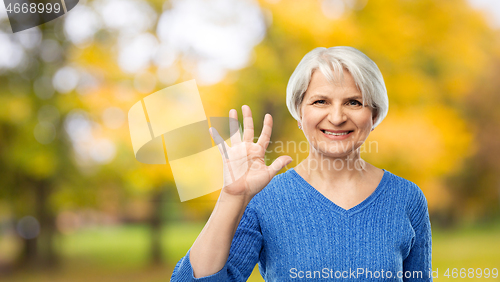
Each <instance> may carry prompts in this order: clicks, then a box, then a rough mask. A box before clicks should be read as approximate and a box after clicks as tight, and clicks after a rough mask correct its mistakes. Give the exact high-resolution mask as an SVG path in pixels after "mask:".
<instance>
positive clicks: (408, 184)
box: [386, 171, 425, 203]
mask: <svg viewBox="0 0 500 282" xmlns="http://www.w3.org/2000/svg"><path fill="white" fill-rule="evenodd" d="M386 173H387V174H388V183H387V185H388V186H389V187H390V188H391V190H392V192H393V193H395V194H397V195H399V196H401V197H402V198H403V199H405V200H406V202H408V203H410V202H414V201H415V200H419V201H422V200H425V195H424V193H423V192H422V189H420V187H418V186H417V184H415V183H414V182H412V181H410V180H408V179H405V178H403V177H401V176H398V175H395V174H393V173H392V172H389V171H387V172H386Z"/></svg>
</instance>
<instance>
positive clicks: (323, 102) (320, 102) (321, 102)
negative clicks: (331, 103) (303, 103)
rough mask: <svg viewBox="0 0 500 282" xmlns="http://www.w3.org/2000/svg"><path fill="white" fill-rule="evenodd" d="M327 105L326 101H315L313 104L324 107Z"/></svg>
mask: <svg viewBox="0 0 500 282" xmlns="http://www.w3.org/2000/svg"><path fill="white" fill-rule="evenodd" d="M325 103H326V101H325V100H317V101H315V102H314V103H313V104H321V105H324V104H325Z"/></svg>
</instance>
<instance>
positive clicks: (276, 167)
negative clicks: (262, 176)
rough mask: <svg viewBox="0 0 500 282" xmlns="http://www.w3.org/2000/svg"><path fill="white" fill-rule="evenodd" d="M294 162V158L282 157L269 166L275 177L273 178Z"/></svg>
mask: <svg viewBox="0 0 500 282" xmlns="http://www.w3.org/2000/svg"><path fill="white" fill-rule="evenodd" d="M291 162H292V158H291V157H290V156H281V157H279V158H277V159H276V160H275V161H274V162H273V163H272V164H271V165H270V166H269V171H270V172H271V174H272V175H273V177H274V176H275V175H276V173H278V171H280V170H281V169H282V168H284V167H285V166H286V165H288V164H289V163H291Z"/></svg>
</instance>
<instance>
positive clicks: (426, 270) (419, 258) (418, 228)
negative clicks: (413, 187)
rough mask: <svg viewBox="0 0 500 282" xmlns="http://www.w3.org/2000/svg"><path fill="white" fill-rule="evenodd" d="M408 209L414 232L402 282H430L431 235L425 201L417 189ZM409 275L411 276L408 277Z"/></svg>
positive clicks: (422, 194)
mask: <svg viewBox="0 0 500 282" xmlns="http://www.w3.org/2000/svg"><path fill="white" fill-rule="evenodd" d="M417 189H418V192H417V193H416V195H415V197H414V199H413V201H412V203H411V205H412V207H411V208H410V214H409V216H410V221H411V225H412V227H413V230H414V232H415V237H414V240H413V242H412V247H411V250H410V252H409V254H408V256H407V257H406V259H405V260H404V261H403V272H404V274H407V275H408V277H409V278H406V277H405V276H403V281H432V272H431V269H432V233H431V223H430V220H429V212H428V208H427V200H426V198H425V196H424V193H423V192H422V191H421V190H420V188H418V187H417ZM410 274H411V275H410Z"/></svg>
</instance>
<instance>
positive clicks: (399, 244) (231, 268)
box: [171, 168, 432, 282]
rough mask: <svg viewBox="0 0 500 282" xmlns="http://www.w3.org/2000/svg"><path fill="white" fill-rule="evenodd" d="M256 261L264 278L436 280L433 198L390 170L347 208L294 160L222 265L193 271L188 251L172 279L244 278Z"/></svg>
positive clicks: (256, 204)
mask: <svg viewBox="0 0 500 282" xmlns="http://www.w3.org/2000/svg"><path fill="white" fill-rule="evenodd" d="M257 262H258V263H259V270H260V273H261V275H262V277H263V278H264V280H265V281H297V280H299V281H331V280H339V281H432V277H430V275H429V271H430V270H431V225H430V221H429V215H428V211H427V200H426V199H425V196H424V194H423V193H422V191H421V190H420V188H419V187H418V186H417V185H415V184H414V183H412V182H410V181H408V180H405V179H403V178H401V177H399V176H396V175H394V174H392V173H391V172H389V171H387V170H384V175H383V177H382V180H381V181H380V184H379V185H378V186H377V188H376V189H375V191H374V192H373V193H372V194H371V195H370V196H369V197H368V198H366V199H365V200H364V201H363V202H361V203H360V204H358V205H357V206H355V207H353V208H351V209H348V210H345V209H343V208H341V207H339V206H337V205H336V204H334V203H333V202H332V201H330V200H329V199H328V198H326V197H325V196H323V195H322V194H321V193H320V192H318V191H317V190H316V189H315V188H314V187H312V186H311V185H310V184H309V183H308V182H306V181H305V180H304V179H303V178H302V177H301V176H300V175H299V174H298V173H297V172H296V171H295V170H294V169H293V168H292V169H289V170H288V171H286V172H285V173H282V174H279V175H277V176H275V177H274V178H273V179H272V181H271V182H270V183H269V184H268V185H267V186H266V187H265V188H264V189H263V190H262V191H261V192H259V193H258V194H257V195H255V197H254V198H253V199H252V200H251V201H250V203H249V204H248V206H247V208H246V210H245V213H244V214H243V217H242V219H241V221H240V223H239V225H238V228H237V230H236V233H235V235H234V238H233V242H232V244H231V249H230V253H229V258H228V260H227V262H226V265H225V266H224V267H223V268H222V269H221V270H220V271H219V272H217V273H215V274H213V275H210V276H207V277H202V278H198V279H195V278H194V276H193V270H192V267H191V263H190V261H189V251H188V253H187V254H186V256H185V257H183V258H182V259H181V260H180V261H179V262H178V263H177V265H176V267H175V269H174V272H173V274H172V279H171V281H204V282H205V281H206V282H208V281H214V282H224V281H246V280H247V278H248V277H249V276H250V274H251V273H252V270H253V268H254V267H255V264H256V263H257Z"/></svg>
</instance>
